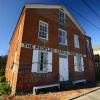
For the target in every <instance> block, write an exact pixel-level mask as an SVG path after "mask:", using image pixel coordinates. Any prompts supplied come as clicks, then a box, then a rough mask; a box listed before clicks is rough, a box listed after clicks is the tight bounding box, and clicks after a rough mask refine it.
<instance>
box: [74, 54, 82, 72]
mask: <svg viewBox="0 0 100 100" xmlns="http://www.w3.org/2000/svg"><path fill="white" fill-rule="evenodd" d="M74 68H75V71H76V72H82V71H84V61H83V57H81V56H80V55H76V56H74Z"/></svg>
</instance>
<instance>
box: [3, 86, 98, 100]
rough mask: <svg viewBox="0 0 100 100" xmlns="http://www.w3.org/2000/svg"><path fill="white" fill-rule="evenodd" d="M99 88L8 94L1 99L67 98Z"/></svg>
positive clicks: (58, 99) (52, 99)
mask: <svg viewBox="0 0 100 100" xmlns="http://www.w3.org/2000/svg"><path fill="white" fill-rule="evenodd" d="M97 89H100V87H99V86H94V87H85V88H83V89H81V88H80V89H72V90H65V91H59V92H51V93H47V94H39V95H32V94H30V95H21V96H9V97H5V98H4V99H3V100H69V99H73V98H75V97H79V96H81V95H85V94H87V93H90V92H93V91H95V90H97Z"/></svg>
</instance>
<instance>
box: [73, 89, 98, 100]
mask: <svg viewBox="0 0 100 100" xmlns="http://www.w3.org/2000/svg"><path fill="white" fill-rule="evenodd" d="M74 100H100V89H99V90H96V91H94V92H92V93H89V94H87V95H84V96H81V97H79V98H77V99H74Z"/></svg>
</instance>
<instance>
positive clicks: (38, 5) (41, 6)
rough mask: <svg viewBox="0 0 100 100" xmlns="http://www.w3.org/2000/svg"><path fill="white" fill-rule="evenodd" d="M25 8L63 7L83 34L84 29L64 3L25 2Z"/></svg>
mask: <svg viewBox="0 0 100 100" xmlns="http://www.w3.org/2000/svg"><path fill="white" fill-rule="evenodd" d="M25 8H37V9H39V8H44V9H63V10H64V12H65V13H66V14H67V15H68V16H69V18H70V19H71V20H72V21H73V23H74V24H75V25H76V26H77V27H78V28H79V30H80V31H81V32H82V33H83V34H85V31H84V30H83V28H82V27H81V26H80V24H79V23H78V22H77V21H76V20H75V18H74V17H73V16H72V15H71V14H70V12H69V11H68V9H67V8H66V7H65V6H64V5H49V4H25Z"/></svg>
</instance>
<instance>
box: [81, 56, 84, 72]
mask: <svg viewBox="0 0 100 100" xmlns="http://www.w3.org/2000/svg"><path fill="white" fill-rule="evenodd" d="M81 66H82V71H84V59H83V57H81Z"/></svg>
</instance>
